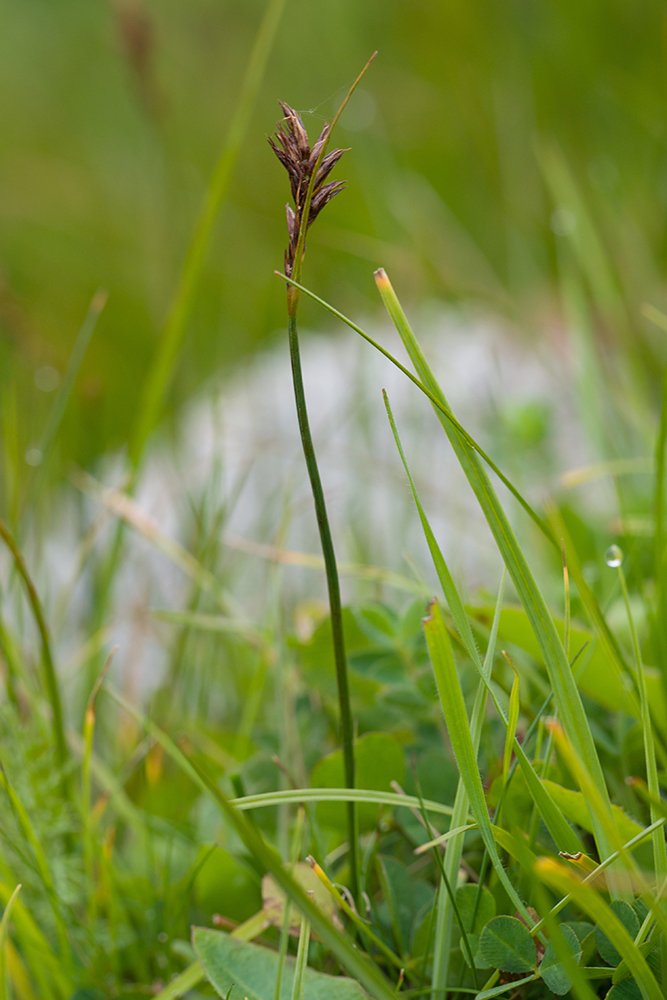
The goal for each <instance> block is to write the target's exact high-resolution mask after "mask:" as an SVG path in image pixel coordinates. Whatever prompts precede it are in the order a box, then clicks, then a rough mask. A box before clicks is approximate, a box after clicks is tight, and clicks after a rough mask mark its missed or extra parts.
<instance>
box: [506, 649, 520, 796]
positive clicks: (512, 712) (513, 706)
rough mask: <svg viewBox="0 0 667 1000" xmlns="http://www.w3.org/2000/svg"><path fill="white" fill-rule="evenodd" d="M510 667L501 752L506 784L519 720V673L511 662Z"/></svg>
mask: <svg viewBox="0 0 667 1000" xmlns="http://www.w3.org/2000/svg"><path fill="white" fill-rule="evenodd" d="M512 669H513V670H514V680H513V681H512V691H511V693H510V705H509V714H508V717H507V732H506V734H505V749H504V752H503V782H504V783H505V784H507V779H508V777H509V773H510V761H511V760H512V750H513V748H514V742H515V740H516V727H517V725H518V722H519V673H518V671H517V669H516V667H515V666H514V664H512Z"/></svg>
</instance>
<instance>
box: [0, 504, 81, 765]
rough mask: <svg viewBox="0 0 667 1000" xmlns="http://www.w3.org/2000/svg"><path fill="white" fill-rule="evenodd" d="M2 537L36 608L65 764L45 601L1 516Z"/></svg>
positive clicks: (59, 752) (48, 692)
mask: <svg viewBox="0 0 667 1000" xmlns="http://www.w3.org/2000/svg"><path fill="white" fill-rule="evenodd" d="M0 537H1V538H2V540H3V541H4V543H5V545H6V546H7V548H8V549H9V551H10V552H11V554H12V556H13V557H14V562H15V563H16V568H17V570H18V571H19V575H20V576H21V577H22V578H23V582H24V584H25V587H26V590H27V592H28V600H29V601H30V607H31V608H32V613H33V616H34V618H35V622H36V624H37V629H38V631H39V636H40V639H41V641H42V662H43V664H44V680H45V684H46V695H47V698H48V699H49V702H50V704H51V712H52V715H53V735H54V739H55V744H56V760H57V762H58V766H59V767H62V766H63V765H64V764H65V763H66V761H67V758H68V756H69V755H68V751H67V741H66V740H65V729H64V726H63V710H62V703H61V701H60V691H59V689H58V678H57V677H56V668H55V666H54V663H53V655H52V653H51V640H50V637H49V630H48V626H47V624H46V621H45V619H44V613H43V612H42V605H41V603H40V600H39V595H38V594H37V591H36V589H35V585H34V584H33V582H32V579H31V577H30V573H29V572H28V567H27V565H26V562H25V559H24V558H23V553H22V552H21V550H20V549H19V547H18V545H17V544H16V542H15V540H14V537H13V535H12V534H11V532H10V530H9V528H8V527H7V525H6V524H5V522H4V521H3V520H2V519H1V518H0Z"/></svg>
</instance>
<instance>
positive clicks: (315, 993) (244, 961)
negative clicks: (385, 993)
mask: <svg viewBox="0 0 667 1000" xmlns="http://www.w3.org/2000/svg"><path fill="white" fill-rule="evenodd" d="M192 943H193V946H194V949H195V951H196V952H197V955H198V956H199V959H200V961H201V963H202V965H203V967H204V970H205V972H206V976H207V978H208V979H209V980H210V982H211V984H212V985H213V986H214V987H215V990H216V992H217V993H218V995H219V996H221V997H226V996H227V995H228V993H229V991H230V989H231V988H232V987H234V989H235V990H238V992H239V993H242V994H243V996H247V997H248V1000H273V995H274V993H273V991H274V984H275V981H276V972H277V968H278V955H277V954H276V953H275V952H273V951H268V950H267V949H266V948H260V947H259V946H258V945H256V944H249V943H246V942H244V941H235V940H234V939H233V938H231V937H229V936H228V935H227V934H221V933H220V932H219V931H211V930H208V929H207V928H205V927H195V928H194V929H193V931H192ZM294 967H295V963H294V960H293V959H288V961H287V965H286V968H285V973H284V980H283V989H282V993H281V996H284V997H289V996H291V994H292V981H293V979H294ZM363 996H364V992H363V990H362V989H361V987H360V986H359V984H358V983H355V982H354V981H353V980H352V979H345V978H344V977H342V976H336V977H335V978H334V977H332V976H326V975H323V974H322V973H318V972H313V970H312V969H308V970H307V971H306V976H305V994H304V997H305V1000H329V998H331V1000H362V998H363Z"/></svg>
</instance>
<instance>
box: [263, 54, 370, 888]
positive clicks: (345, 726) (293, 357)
mask: <svg viewBox="0 0 667 1000" xmlns="http://www.w3.org/2000/svg"><path fill="white" fill-rule="evenodd" d="M374 58H375V54H374V55H372V56H371V58H370V59H369V60H368V62H367V63H366V65H365V66H364V68H363V70H362V71H361V73H360V74H359V76H358V77H357V79H356V80H355V81H354V83H353V84H352V87H351V88H350V90H349V91H348V93H347V95H346V97H345V100H344V101H343V103H342V104H341V106H340V108H339V109H338V111H337V113H336V115H335V117H334V119H333V122H332V123H331V125H329V124H328V123H326V124H325V125H324V128H323V129H322V131H321V133H320V135H319V137H318V138H317V140H316V141H315V142H314V143H313V145H312V147H311V145H310V141H309V139H308V134H307V132H306V129H305V128H304V125H303V122H302V121H301V118H300V116H299V114H298V112H296V111H295V110H294V109H293V108H291V107H290V106H289V105H288V104H284V103H283V102H281V105H280V106H281V108H282V110H283V112H284V116H285V117H284V118H283V120H282V122H280V123H279V124H278V131H277V132H276V136H275V139H269V142H270V144H271V148H272V149H273V151H274V153H275V154H276V156H277V157H278V159H279V160H280V162H281V163H282V164H283V166H284V167H285V169H286V170H287V173H288V175H289V179H290V187H291V191H292V197H293V199H294V209H292V208H291V206H290V205H289V204H288V205H287V230H288V234H289V243H288V247H287V250H286V251H285V272H286V274H287V275H288V276H289V277H290V278H293V279H294V281H295V282H299V281H300V280H301V274H302V269H303V259H304V254H305V250H306V234H307V232H308V229H309V227H310V226H311V225H312V224H313V222H314V221H315V219H316V218H317V216H318V215H319V213H320V212H321V211H322V209H323V208H324V207H325V205H327V203H328V202H330V201H331V199H332V198H334V197H335V196H336V195H337V194H338V193H339V192H340V191H342V190H343V188H344V186H345V185H344V183H343V182H342V181H330V180H329V181H328V180H327V178H328V177H329V175H330V173H331V172H332V170H333V169H334V167H335V166H336V164H337V163H338V161H339V160H340V158H341V156H342V155H343V153H344V152H345V150H343V149H334V150H332V151H331V152H327V148H328V145H329V140H330V138H331V133H332V132H333V130H334V128H335V126H336V123H337V121H338V119H339V118H340V116H341V114H342V113H343V111H344V109H345V106H346V105H347V103H348V101H349V100H350V97H351V96H352V94H353V93H354V90H355V89H356V87H357V85H358V84H359V81H360V80H361V79H362V77H363V75H364V73H365V72H366V70H367V69H368V67H369V66H370V64H371V62H372V60H373V59H374ZM299 298H300V296H299V290H298V288H296V287H295V286H294V285H292V284H288V286H287V317H288V323H287V329H288V335H289V351H290V362H291V367H292V380H293V385H294V399H295V402H296V411H297V418H298V422H299V433H300V435H301V443H302V446H303V453H304V458H305V461H306V468H307V470H308V478H309V480H310V487H311V490H312V494H313V502H314V504H315V514H316V517H317V527H318V530H319V535H320V543H321V545H322V555H323V556H324V566H325V573H326V579H327V591H328V595H329V609H330V614H331V637H332V642H333V651H334V662H335V667H336V684H337V687H338V704H339V711H340V731H341V742H342V745H343V757H344V763H345V781H346V784H347V787H348V788H354V785H355V765H354V722H353V719H352V710H351V707H350V693H349V681H348V671H347V658H346V654H345V634H344V631H343V609H342V602H341V594H340V581H339V577H338V566H337V563H336V553H335V549H334V543H333V537H332V534H331V527H330V525H329V516H328V513H327V506H326V501H325V497H324V488H323V486H322V479H321V477H320V472H319V468H318V464H317V457H316V454H315V446H314V443H313V436H312V433H311V429H310V421H309V419H308V408H307V405H306V392H305V387H304V382H303V373H302V370H301V351H300V347H299V333H298V327H297V316H298V311H299ZM347 812H348V843H349V855H350V884H351V888H352V895H353V896H354V898H355V899H356V898H357V897H358V895H359V873H358V864H357V839H358V832H357V824H356V810H355V805H354V802H349V803H348V805H347Z"/></svg>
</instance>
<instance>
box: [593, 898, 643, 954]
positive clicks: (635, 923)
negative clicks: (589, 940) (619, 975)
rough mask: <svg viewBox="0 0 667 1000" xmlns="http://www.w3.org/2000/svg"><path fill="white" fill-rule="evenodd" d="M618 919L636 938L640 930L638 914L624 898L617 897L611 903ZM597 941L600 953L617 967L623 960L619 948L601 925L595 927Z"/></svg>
mask: <svg viewBox="0 0 667 1000" xmlns="http://www.w3.org/2000/svg"><path fill="white" fill-rule="evenodd" d="M610 907H611V909H612V910H613V911H614V913H615V914H616V916H617V917H618V919H619V920H620V921H621V923H622V924H623V926H624V927H625V929H626V931H627V932H628V934H629V935H630V937H631V938H635V937H636V936H637V934H638V932H639V920H638V919H637V914H636V913H635V911H634V910H633V909H632V907H631V906H630V904H629V903H626V902H625V901H624V900H622V899H616V900H614V901H613V902H612V903H611V904H610ZM595 943H596V945H597V949H598V951H599V952H600V955H601V956H602V958H603V959H604V960H605V962H606V963H607V965H612V966H614V967H616V966H617V965H618V964H619V962H620V961H621V956H620V954H619V952H618V950H617V949H616V948H615V947H614V946H613V944H612V943H611V941H610V940H609V938H608V937H607V935H606V934H605V933H604V931H603V930H602V929H601V928H600V927H596V928H595Z"/></svg>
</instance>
